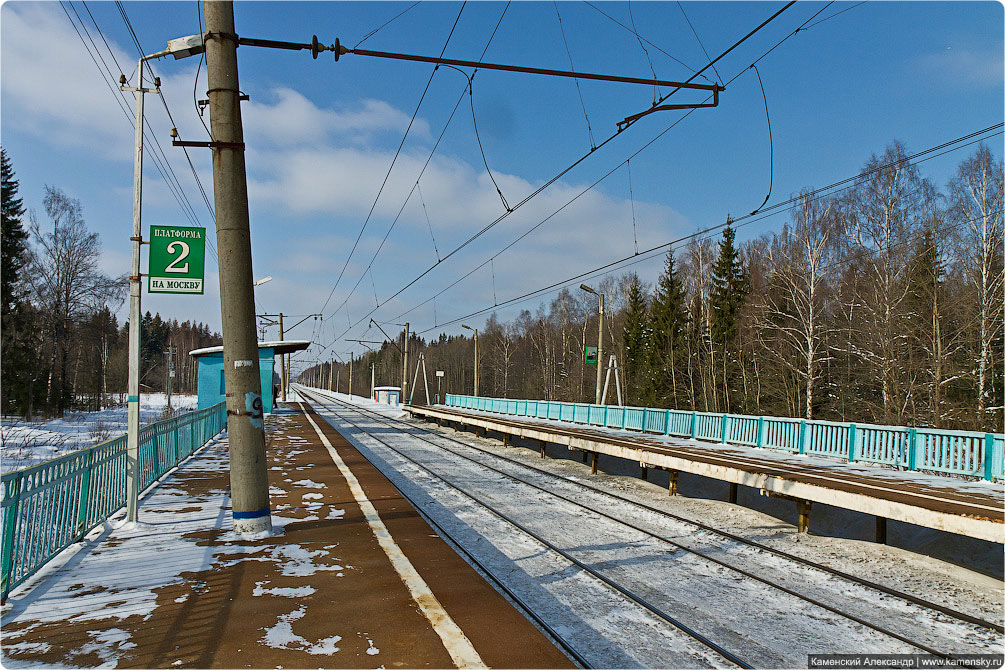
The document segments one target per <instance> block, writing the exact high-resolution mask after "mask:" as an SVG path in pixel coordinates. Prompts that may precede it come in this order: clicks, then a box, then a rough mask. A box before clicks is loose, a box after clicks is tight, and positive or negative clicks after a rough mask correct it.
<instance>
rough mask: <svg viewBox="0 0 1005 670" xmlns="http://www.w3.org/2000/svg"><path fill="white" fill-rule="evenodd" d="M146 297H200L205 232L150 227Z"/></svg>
mask: <svg viewBox="0 0 1005 670" xmlns="http://www.w3.org/2000/svg"><path fill="white" fill-rule="evenodd" d="M148 275H149V277H148V279H149V281H148V282H147V291H148V292H149V293H196V294H200V295H201V294H202V293H203V283H204V280H205V275H206V229H205V228H186V227H181V226H150V265H149V269H148Z"/></svg>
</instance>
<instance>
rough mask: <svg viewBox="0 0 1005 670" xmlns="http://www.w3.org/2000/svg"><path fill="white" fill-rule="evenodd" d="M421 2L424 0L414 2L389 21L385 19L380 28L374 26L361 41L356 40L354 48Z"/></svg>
mask: <svg viewBox="0 0 1005 670" xmlns="http://www.w3.org/2000/svg"><path fill="white" fill-rule="evenodd" d="M421 2H422V0H419V1H418V2H414V3H412V4H411V5H409V6H408V7H406V8H405V9H403V10H401V11H400V12H398V13H397V14H395V15H394V16H393V17H391V18H389V19H388V20H387V21H384V23H382V24H381V25H380V26H379V27H378V28H374V29H373V30H371V31H370V32H368V33H367V34H366V35H365V36H364V37H363V39H361V40H360V41H359V42H356V44H355V45H354V46H353V49H355V48H356V47H358V46H359V45H360V44H362V43H363V42H366V41H367V40H368V39H370V38H371V37H373V36H374V35H376V34H377V33H378V32H380V31H381V30H383V29H384V28H386V27H387V26H389V25H390V24H392V23H393V22H395V21H396V20H398V19H399V18H401V17H402V16H404V15H405V14H407V13H408V12H409V11H411V10H412V9H413V8H414V7H417V6H418V5H419V4H420V3H421Z"/></svg>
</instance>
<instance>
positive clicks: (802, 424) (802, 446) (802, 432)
mask: <svg viewBox="0 0 1005 670" xmlns="http://www.w3.org/2000/svg"><path fill="white" fill-rule="evenodd" d="M799 453H800V454H805V453H806V420H805V419H800V420H799Z"/></svg>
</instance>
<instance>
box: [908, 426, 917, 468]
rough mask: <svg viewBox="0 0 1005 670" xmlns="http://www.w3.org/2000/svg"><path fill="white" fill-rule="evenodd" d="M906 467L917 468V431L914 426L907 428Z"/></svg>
mask: <svg viewBox="0 0 1005 670" xmlns="http://www.w3.org/2000/svg"><path fill="white" fill-rule="evenodd" d="M907 469H908V470H917V469H918V431H917V430H916V429H914V428H908V429H907Z"/></svg>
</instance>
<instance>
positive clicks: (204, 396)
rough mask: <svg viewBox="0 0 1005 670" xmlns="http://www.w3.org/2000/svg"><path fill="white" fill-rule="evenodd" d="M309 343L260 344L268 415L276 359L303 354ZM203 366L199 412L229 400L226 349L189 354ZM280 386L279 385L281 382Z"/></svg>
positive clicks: (263, 387) (263, 403)
mask: <svg viewBox="0 0 1005 670" xmlns="http://www.w3.org/2000/svg"><path fill="white" fill-rule="evenodd" d="M310 344H311V343H310V342H308V341H307V340H283V341H277V342H259V343H258V366H259V369H260V374H261V377H262V406H263V407H264V409H265V412H266V413H269V412H271V411H272V388H273V378H274V376H276V377H278V375H276V371H275V369H274V368H275V357H276V356H277V355H282V354H290V353H293V352H294V351H302V350H304V349H306V348H307V347H309V346H310ZM188 353H189V356H192V357H193V358H195V359H196V360H197V361H198V362H199V409H203V408H204V407H212V406H213V405H215V404H216V403H218V402H221V401H224V400H226V399H227V391H226V389H225V387H224V383H223V347H222V346H219V347H206V348H205V349H195V350H193V351H190V352H188ZM277 383H278V382H277Z"/></svg>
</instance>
